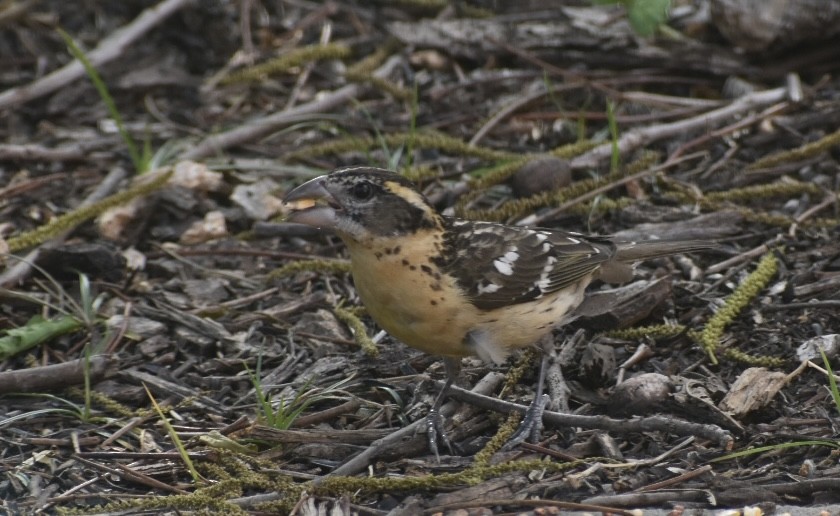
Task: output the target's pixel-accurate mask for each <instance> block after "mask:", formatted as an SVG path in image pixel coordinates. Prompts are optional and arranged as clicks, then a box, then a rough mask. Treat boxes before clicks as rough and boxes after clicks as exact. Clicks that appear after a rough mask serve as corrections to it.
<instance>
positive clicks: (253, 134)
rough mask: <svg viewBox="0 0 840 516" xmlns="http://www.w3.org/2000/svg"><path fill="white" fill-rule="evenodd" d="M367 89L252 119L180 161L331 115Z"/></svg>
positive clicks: (382, 70) (383, 70)
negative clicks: (313, 117)
mask: <svg viewBox="0 0 840 516" xmlns="http://www.w3.org/2000/svg"><path fill="white" fill-rule="evenodd" d="M400 61H401V58H400V57H399V56H392V57H391V58H390V59H388V60H387V61H385V64H383V65H382V66H380V67H379V68H378V69H377V70H376V71H375V72H374V73H373V75H374V76H376V77H385V76H387V75H388V74H389V73H390V72H391V70H393V69H394V68H396V66H397V65H398V64H399V63H400ZM366 89H367V86H366V85H364V84H359V83H354V84H348V85H347V86H343V87H341V88H339V89H337V90H335V91H333V92H331V93H328V94H326V95H323V96H319V97H318V99H317V100H313V101H312V102H307V103H306V104H301V105H299V106H297V107H294V108H292V109H287V110H285V111H281V112H279V113H275V114H273V115H269V116H266V117H263V118H257V119H256V120H251V121H250V122H248V123H246V124H245V125H241V126H239V127H237V128H236V129H232V130H230V131H228V132H226V133H222V134H217V135H214V136H210V137H209V138H205V139H204V141H202V142H200V143H199V144H198V145H196V146H195V147H193V148H192V149H190V150H188V151H186V152H185V153H184V154H182V155H181V156H180V159H193V160H197V159H202V158H206V157H207V156H212V155H214V154H216V153H218V152H220V151H222V150H224V149H227V148H228V147H233V146H235V145H239V144H242V143H247V142H250V141H253V140H255V139H257V138H259V137H261V136H263V135H266V134H268V133H270V132H272V131H276V130H277V129H278V128H280V127H282V126H285V125H288V124H291V123H295V122H300V121H304V120H309V119H311V117H312V115H313V114H316V113H324V112H329V111H331V110H333V109H335V108H336V107H338V106H340V105H341V104H344V103H345V102H348V101H350V100H351V99H353V98H355V97H358V96H359V95H360V94H361V93H362V92H364V91H365V90H366Z"/></svg>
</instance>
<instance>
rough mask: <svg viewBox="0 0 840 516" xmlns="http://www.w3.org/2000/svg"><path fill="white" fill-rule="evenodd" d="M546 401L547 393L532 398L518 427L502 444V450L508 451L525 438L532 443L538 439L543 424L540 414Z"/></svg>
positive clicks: (547, 398) (543, 410) (541, 414)
mask: <svg viewBox="0 0 840 516" xmlns="http://www.w3.org/2000/svg"><path fill="white" fill-rule="evenodd" d="M548 401H549V397H548V394H543V395H541V396H539V397H537V398H534V401H532V402H531V405H530V406H529V407H528V410H527V411H526V412H525V417H524V418H522V422H521V423H519V428H517V429H516V431H515V432H514V433H513V435H512V436H510V439H508V441H507V442H506V443H505V445H504V446H502V451H510V450H512V449H513V448H514V447H515V446H517V445H519V444H521V443H523V442H525V441H526V440H527V441H529V442H532V443H535V442H537V441H539V440H540V433H541V431H542V426H543V424H542V416H543V412H545V406H546V405H547V404H548Z"/></svg>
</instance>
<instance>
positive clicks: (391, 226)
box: [283, 167, 441, 242]
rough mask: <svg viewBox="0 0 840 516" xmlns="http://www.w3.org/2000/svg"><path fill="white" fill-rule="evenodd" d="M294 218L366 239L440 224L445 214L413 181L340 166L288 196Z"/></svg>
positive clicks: (343, 235) (344, 235) (385, 172)
mask: <svg viewBox="0 0 840 516" xmlns="http://www.w3.org/2000/svg"><path fill="white" fill-rule="evenodd" d="M283 202H285V203H287V204H290V205H291V207H292V210H293V211H292V213H291V214H290V215H289V217H288V219H287V220H288V221H289V222H297V223H300V224H307V225H309V226H315V227H318V228H323V229H329V230H332V231H334V232H335V233H336V234H337V235H338V236H340V237H341V238H343V239H351V240H354V241H357V242H365V241H367V240H370V239H374V238H381V237H399V236H405V235H408V234H412V233H415V232H417V231H420V230H422V229H426V228H429V229H430V228H434V227H438V226H439V225H440V224H441V218H440V215H438V213H437V212H436V211H435V209H434V207H433V206H432V205H431V204H429V201H428V200H427V199H426V198H425V197H424V196H423V194H421V193H420V192H418V191H417V190H416V189H415V188H414V186H413V185H412V183H411V182H410V181H409V180H408V179H406V178H404V177H402V176H401V175H399V174H397V173H394V172H391V171H388V170H383V169H378V168H371V167H352V168H343V169H338V170H335V171H333V172H331V173H330V174H327V175H323V176H320V177H316V178H315V179H312V180H310V181H307V182H306V183H304V184H302V185H300V186H298V187H297V188H295V189H294V190H292V191H291V192H289V193H288V194H286V197H285V198H284V199H283Z"/></svg>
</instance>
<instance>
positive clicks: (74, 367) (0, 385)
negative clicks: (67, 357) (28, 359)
mask: <svg viewBox="0 0 840 516" xmlns="http://www.w3.org/2000/svg"><path fill="white" fill-rule="evenodd" d="M86 360H87V359H86V358H79V359H76V360H71V361H69V362H64V363H62V364H53V365H47V366H40V367H30V368H28V369H16V370H11V371H3V372H2V373H0V394H4V393H8V392H40V391H51V390H55V389H63V388H65V387H68V386H73V385H80V384H81V383H83V382H84V379H85V374H88V375H90V378H91V380H92V381H93V382H96V381H99V380H101V379H102V378H104V377H105V375H106V374H107V373H108V372H111V371H113V370H114V369H113V366H114V363H116V361H117V360H116V359H115V358H113V357H109V356H106V355H95V356H92V357H90V365H89V369H88V368H86V367H85V361H86ZM85 369H88V370H87V371H85Z"/></svg>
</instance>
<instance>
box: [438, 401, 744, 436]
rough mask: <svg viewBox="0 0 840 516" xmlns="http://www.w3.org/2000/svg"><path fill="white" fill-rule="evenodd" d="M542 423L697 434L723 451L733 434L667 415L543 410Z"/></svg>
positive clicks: (498, 404) (500, 404)
mask: <svg viewBox="0 0 840 516" xmlns="http://www.w3.org/2000/svg"><path fill="white" fill-rule="evenodd" d="M449 393H450V396H451V397H452V398H455V399H458V400H461V401H464V402H467V403H471V404H473V405H476V406H478V407H481V408H483V409H487V410H493V411H496V412H502V413H504V414H509V413H511V412H519V413H521V414H524V413H525V412H526V411H527V410H528V407H526V406H525V405H518V404H516V403H511V402H508V401H504V400H500V399H496V398H491V397H489V396H484V395H482V394H477V393H475V392H470V391H467V390H464V389H461V388H459V387H455V386H453V387H451V388H450V391H449ZM543 422H544V423H546V424H551V425H554V426H558V427H570V426H576V427H580V428H592V429H600V430H609V431H611V432H617V433H621V434H626V433H630V432H651V431H659V432H668V433H671V434H674V435H680V436H692V435H696V436H699V437H703V438H704V439H709V440H712V441H715V442H717V443H718V445H719V446H721V447H722V448H728V447H729V446H731V444H732V442H733V439H732V435H731V434H730V433H729V432H727V431H726V430H724V429H722V428H720V427H719V426H717V425H709V424H700V423H690V422H688V421H680V420H678V419H675V418H672V417H666V416H651V417H644V418H634V419H613V418H610V417H607V416H581V415H577V414H561V413H559V412H550V411H545V412H544V413H543Z"/></svg>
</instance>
